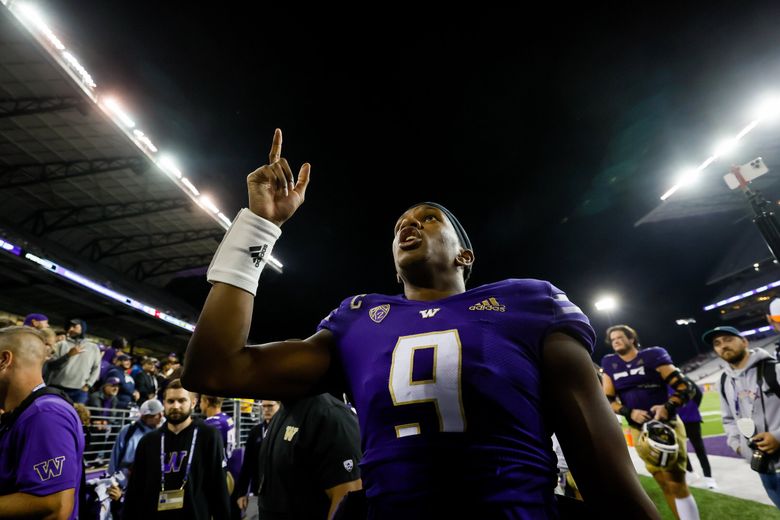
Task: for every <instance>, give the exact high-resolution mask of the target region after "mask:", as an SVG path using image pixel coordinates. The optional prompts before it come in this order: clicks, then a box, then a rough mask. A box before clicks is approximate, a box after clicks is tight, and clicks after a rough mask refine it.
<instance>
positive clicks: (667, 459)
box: [635, 421, 678, 468]
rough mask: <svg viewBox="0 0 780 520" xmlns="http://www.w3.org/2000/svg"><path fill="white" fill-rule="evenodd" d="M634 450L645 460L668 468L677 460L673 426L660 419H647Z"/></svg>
mask: <svg viewBox="0 0 780 520" xmlns="http://www.w3.org/2000/svg"><path fill="white" fill-rule="evenodd" d="M635 445H636V452H637V454H638V455H639V456H640V457H641V458H642V460H644V461H645V462H647V463H649V464H652V465H653V466H658V467H659V468H669V467H671V466H672V464H674V463H675V461H676V460H677V452H678V447H677V435H676V434H675V433H674V428H672V427H671V426H669V425H668V424H666V423H663V422H661V421H647V422H646V423H644V424H643V425H642V433H641V434H640V435H639V439H638V440H637V441H636V444H635Z"/></svg>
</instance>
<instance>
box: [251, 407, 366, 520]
mask: <svg viewBox="0 0 780 520" xmlns="http://www.w3.org/2000/svg"><path fill="white" fill-rule="evenodd" d="M360 458H361V449H360V429H359V427H358V422H357V417H355V414H354V413H353V412H352V411H351V410H350V409H349V408H348V407H347V405H345V404H344V403H343V402H342V401H340V400H338V399H336V398H335V397H333V396H332V395H330V394H320V395H315V396H313V397H305V398H303V399H297V400H287V401H282V408H281V409H280V410H279V413H277V414H276V415H275V416H274V418H273V420H271V424H270V427H269V429H268V435H266V438H265V440H264V441H263V442H262V443H261V445H260V482H261V484H260V489H259V492H258V510H259V512H260V518H262V519H263V520H308V519H312V518H323V519H325V518H332V517H333V514H334V513H335V511H336V509H337V507H338V506H339V504H340V503H341V501H342V499H343V498H344V497H345V496H346V495H347V493H349V492H350V491H359V490H360V489H362V487H363V484H362V481H361V479H360V468H359V467H358V464H359V463H360Z"/></svg>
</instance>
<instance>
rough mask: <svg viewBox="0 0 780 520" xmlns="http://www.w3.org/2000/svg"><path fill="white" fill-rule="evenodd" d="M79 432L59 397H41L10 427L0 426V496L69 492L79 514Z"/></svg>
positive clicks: (81, 437)
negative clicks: (72, 492) (72, 496)
mask: <svg viewBox="0 0 780 520" xmlns="http://www.w3.org/2000/svg"><path fill="white" fill-rule="evenodd" d="M83 454H84V433H83V431H82V429H81V422H80V421H79V417H78V415H77V414H76V410H74V409H73V407H72V406H70V405H69V404H68V403H67V402H66V401H65V400H64V399H62V398H61V397H58V396H55V395H42V396H40V397H38V398H37V399H35V401H33V403H32V404H31V405H30V406H29V408H27V409H26V410H24V411H23V412H22V414H21V415H20V416H19V418H18V419H17V420H16V421H15V422H14V424H13V425H12V426H11V427H10V428H9V429H6V428H0V495H9V494H11V493H29V494H31V495H35V496H44V495H51V494H54V493H59V492H60V491H64V490H66V489H74V494H75V497H74V500H75V504H74V508H73V513H71V515H70V517H69V518H71V519H73V518H76V516H77V511H78V497H79V485H80V483H81V471H82V465H81V464H82V462H81V459H82V456H83Z"/></svg>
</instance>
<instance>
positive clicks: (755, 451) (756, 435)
mask: <svg viewBox="0 0 780 520" xmlns="http://www.w3.org/2000/svg"><path fill="white" fill-rule="evenodd" d="M701 339H702V341H704V343H706V344H708V345H711V346H712V348H713V349H714V350H715V353H716V354H717V355H718V356H720V358H721V359H723V360H724V361H725V362H726V363H727V365H726V367H725V372H724V374H723V376H722V377H721V381H720V411H721V415H722V417H723V428H724V429H725V430H726V436H727V438H726V442H727V443H728V445H729V447H730V448H731V449H732V450H734V451H735V452H736V453H737V454H738V455H741V456H742V457H744V458H745V459H746V460H747V461H749V462H750V468H751V469H752V470H754V471H756V472H757V473H758V475H759V477H760V478H761V484H763V486H764V489H765V490H766V493H767V495H769V498H770V499H771V500H772V502H774V504H775V505H776V506H777V507H778V508H780V473H778V471H780V462H778V456H779V455H780V387H779V386H778V383H777V381H778V379H780V364H778V363H777V361H776V360H775V358H773V357H772V355H771V354H769V353H768V352H766V351H765V350H763V349H749V348H748V346H749V345H748V340H747V339H745V338H744V337H743V336H742V333H740V331H739V330H737V329H735V328H734V327H715V328H714V329H712V330H708V331H707V332H705V333H704V334H703V335H702V338H701Z"/></svg>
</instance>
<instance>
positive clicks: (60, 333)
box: [54, 329, 68, 343]
mask: <svg viewBox="0 0 780 520" xmlns="http://www.w3.org/2000/svg"><path fill="white" fill-rule="evenodd" d="M54 333H55V334H56V335H57V343H59V342H60V341H65V340H66V339H68V333H67V331H64V330H62V329H57V330H55V331H54Z"/></svg>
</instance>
